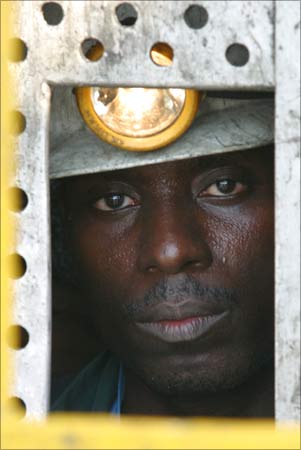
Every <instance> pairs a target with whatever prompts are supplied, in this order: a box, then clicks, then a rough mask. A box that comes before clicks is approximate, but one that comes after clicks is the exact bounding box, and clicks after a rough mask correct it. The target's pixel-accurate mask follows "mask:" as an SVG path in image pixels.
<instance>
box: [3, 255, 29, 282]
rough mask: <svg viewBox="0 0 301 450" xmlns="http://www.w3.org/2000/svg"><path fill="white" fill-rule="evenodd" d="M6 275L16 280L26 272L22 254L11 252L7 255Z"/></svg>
mask: <svg viewBox="0 0 301 450" xmlns="http://www.w3.org/2000/svg"><path fill="white" fill-rule="evenodd" d="M7 258H8V261H7V262H8V275H9V276H10V278H13V279H14V280H17V279H18V278H21V277H23V275H24V274H25V272H26V268H27V266H26V261H25V259H24V258H23V256H21V255H19V254H18V253H13V254H11V255H9V256H8V257H7Z"/></svg>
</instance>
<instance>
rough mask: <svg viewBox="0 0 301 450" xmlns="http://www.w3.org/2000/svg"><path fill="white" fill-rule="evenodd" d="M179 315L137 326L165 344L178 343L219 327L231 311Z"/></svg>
mask: <svg viewBox="0 0 301 450" xmlns="http://www.w3.org/2000/svg"><path fill="white" fill-rule="evenodd" d="M179 312H180V311H178V314H177V315H176V316H175V315H173V316H167V317H165V318H162V319H160V320H156V319H154V320H147V321H141V322H140V321H139V322H136V326H137V327H138V328H139V329H140V330H143V331H144V332H146V333H147V334H150V335H152V336H154V337H157V338H159V339H161V340H163V341H165V342H169V343H176V342H183V341H192V340H195V339H198V338H200V337H202V336H204V335H205V334H207V333H208V332H209V331H211V330H212V329H213V328H215V327H217V326H218V325H219V324H220V322H222V321H223V319H224V318H225V317H226V316H228V314H229V312H230V311H222V312H215V313H213V312H211V313H209V314H208V313H205V314H204V313H202V314H200V313H199V314H193V315H192V314H191V315H190V316H189V315H187V314H186V315H185V314H183V312H182V314H181V315H179Z"/></svg>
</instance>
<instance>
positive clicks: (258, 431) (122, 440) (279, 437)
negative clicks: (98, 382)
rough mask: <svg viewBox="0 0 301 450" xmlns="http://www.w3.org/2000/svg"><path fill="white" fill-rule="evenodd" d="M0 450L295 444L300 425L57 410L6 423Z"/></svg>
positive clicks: (296, 446) (280, 446) (284, 446)
mask: <svg viewBox="0 0 301 450" xmlns="http://www.w3.org/2000/svg"><path fill="white" fill-rule="evenodd" d="M2 442H3V444H4V447H3V448H5V449H21V448H30V449H65V448H74V449H121V448H124V449H144V448H145V449H152V448H153V449H208V450H210V449H233V450H234V449H253V450H255V449H261V450H263V449H273V450H276V449H281V450H283V449H300V429H299V426H288V425H287V426H284V425H283V426H282V427H281V428H280V427H279V426H278V427H276V426H275V424H273V423H272V422H271V421H258V420H257V421H253V420H244V421H234V420H233V421H225V420H202V419H187V420H184V419H150V418H147V419H146V418H141V417H137V418H131V419H121V420H119V419H116V418H109V417H106V416H102V415H99V416H98V417H97V416H95V415H78V416H75V415H73V416H67V415H57V417H53V418H51V419H49V420H48V421H47V422H46V423H45V424H40V425H38V424H25V423H20V424H19V426H18V427H16V423H7V424H6V427H5V430H4V436H3V441H2Z"/></svg>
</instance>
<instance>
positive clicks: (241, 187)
mask: <svg viewBox="0 0 301 450" xmlns="http://www.w3.org/2000/svg"><path fill="white" fill-rule="evenodd" d="M64 207H65V211H66V217H67V218H68V225H67V227H68V228H67V233H68V235H69V238H70V245H71V249H72V250H71V251H72V255H73V259H74V261H75V265H74V267H75V269H74V270H75V273H76V275H77V276H78V277H79V282H80V285H81V288H82V290H83V292H84V297H83V302H85V303H84V304H83V308H89V309H90V314H91V318H92V319H93V322H94V324H95V326H96V328H97V330H98V331H99V334H100V336H101V338H102V341H103V342H104V343H105V344H106V346H107V348H109V349H110V350H112V351H113V352H114V353H115V354H117V355H118V356H119V357H120V358H121V360H122V361H124V363H125V364H126V365H127V366H128V367H130V368H131V369H132V370H133V371H134V372H135V373H136V374H137V375H138V376H139V377H141V378H142V379H143V380H144V381H145V383H146V384H147V385H149V386H150V387H151V388H152V389H154V390H156V391H159V392H162V393H164V394H170V395H175V394H179V395H181V394H194V393H197V392H211V391H217V390H219V389H227V388H230V387H234V386H236V385H238V384H240V383H242V382H243V381H244V380H245V379H246V378H247V377H249V376H251V375H252V374H253V373H255V371H257V370H258V369H259V368H261V367H262V366H264V365H265V364H267V363H268V362H269V361H271V359H272V355H273V284H274V282H273V281H274V280H273V259H274V255H273V248H274V243H273V241H274V236H273V219H274V217H273V153H272V150H271V149H270V148H269V149H258V150H255V151H254V150H252V151H245V152H236V153H232V154H227V155H223V156H211V157H202V158H198V159H191V160H186V161H179V162H171V163H164V164H158V165H152V166H145V167H141V168H133V169H127V170H119V171H114V172H107V173H102V174H95V175H87V176H80V177H73V178H70V179H69V180H66V181H65V185H64Z"/></svg>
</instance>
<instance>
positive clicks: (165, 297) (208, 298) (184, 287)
mask: <svg viewBox="0 0 301 450" xmlns="http://www.w3.org/2000/svg"><path fill="white" fill-rule="evenodd" d="M185 298H188V299H192V302H194V303H198V304H201V305H203V306H210V307H218V308H221V309H224V310H228V309H232V308H233V307H234V306H236V305H237V304H238V301H237V293H236V290H234V289H230V288H225V287H216V286H205V285H203V284H202V283H201V282H199V281H198V280H196V279H195V278H193V277H191V276H188V275H187V276H186V277H185V279H181V280H177V281H176V282H174V281H173V282H171V281H170V280H168V279H162V280H160V281H159V282H158V283H156V284H155V285H154V286H152V287H151V288H150V289H149V290H148V291H147V292H146V294H145V295H144V296H143V297H142V298H141V299H140V300H138V301H136V302H131V303H127V304H124V305H123V312H124V314H125V315H126V316H127V317H128V318H130V319H131V320H132V319H139V317H140V315H141V313H142V314H143V312H144V311H146V310H148V309H151V308H152V307H155V306H157V305H159V304H164V303H165V304H167V303H168V304H172V305H173V306H179V305H181V304H183V301H184V300H185Z"/></svg>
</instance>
